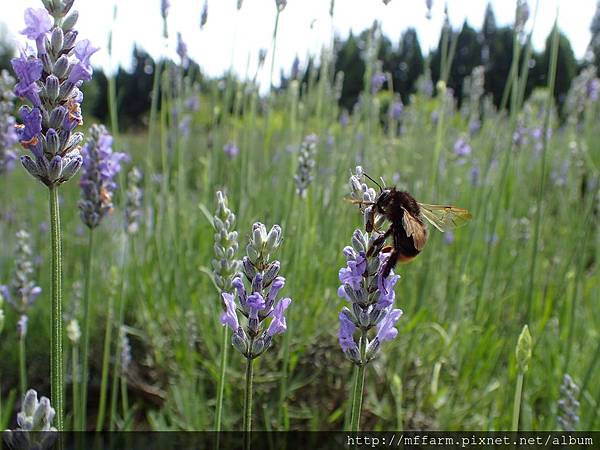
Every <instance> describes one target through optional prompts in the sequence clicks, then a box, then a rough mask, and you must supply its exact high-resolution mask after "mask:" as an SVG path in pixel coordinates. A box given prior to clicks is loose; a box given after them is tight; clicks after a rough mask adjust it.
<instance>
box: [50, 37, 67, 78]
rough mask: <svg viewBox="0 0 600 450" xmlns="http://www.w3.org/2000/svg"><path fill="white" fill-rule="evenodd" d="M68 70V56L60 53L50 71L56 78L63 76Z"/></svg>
mask: <svg viewBox="0 0 600 450" xmlns="http://www.w3.org/2000/svg"><path fill="white" fill-rule="evenodd" d="M64 44H65V43H64V42H63V45H64ZM68 70H69V58H68V57H67V56H66V55H62V56H60V57H59V58H58V59H57V60H56V63H54V69H53V70H52V73H53V74H54V75H55V76H56V77H57V78H64V77H65V75H66V74H67V71H68Z"/></svg>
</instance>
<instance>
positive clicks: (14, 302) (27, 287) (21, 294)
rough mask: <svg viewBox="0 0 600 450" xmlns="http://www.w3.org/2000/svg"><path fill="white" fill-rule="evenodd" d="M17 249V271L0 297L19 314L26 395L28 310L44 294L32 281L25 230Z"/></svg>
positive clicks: (21, 372)
mask: <svg viewBox="0 0 600 450" xmlns="http://www.w3.org/2000/svg"><path fill="white" fill-rule="evenodd" d="M16 241H17V248H16V252H15V271H14V274H13V279H12V281H11V283H10V285H8V286H7V285H1V286H0V296H1V297H3V298H4V299H6V301H7V302H8V304H9V305H10V306H12V307H13V308H14V309H15V311H16V312H17V314H19V316H20V317H19V321H18V322H17V336H18V338H19V382H20V387H21V395H25V390H26V386H27V369H26V356H25V355H26V351H25V337H26V336H27V321H28V316H27V313H28V310H29V308H30V307H31V306H32V305H33V303H34V302H35V300H36V298H37V297H38V296H39V295H40V293H41V292H42V288H40V287H39V286H36V284H35V282H34V281H33V280H32V279H31V277H32V275H33V261H32V258H33V252H32V250H31V247H30V241H31V237H30V236H29V233H28V232H27V231H25V230H20V231H18V232H17V236H16Z"/></svg>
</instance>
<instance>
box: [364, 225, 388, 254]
mask: <svg viewBox="0 0 600 450" xmlns="http://www.w3.org/2000/svg"><path fill="white" fill-rule="evenodd" d="M390 234H392V228H391V227H390V228H389V229H388V230H387V231H386V232H385V233H383V234H382V235H381V236H379V237H378V238H377V239H375V240H374V241H373V243H372V244H371V245H370V246H369V250H368V251H367V257H369V256H372V255H374V254H377V253H379V251H380V250H381V246H382V245H383V243H384V242H385V240H386V239H387V238H388V237H389V236H390Z"/></svg>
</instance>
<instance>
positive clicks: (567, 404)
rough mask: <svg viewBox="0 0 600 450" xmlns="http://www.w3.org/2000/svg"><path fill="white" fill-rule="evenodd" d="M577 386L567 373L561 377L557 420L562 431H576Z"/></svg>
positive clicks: (577, 416)
mask: <svg viewBox="0 0 600 450" xmlns="http://www.w3.org/2000/svg"><path fill="white" fill-rule="evenodd" d="M578 396H579V387H578V386H577V384H575V381H573V378H571V376H570V375H569V374H568V373H567V374H565V376H564V377H563V382H562V385H561V387H560V399H559V400H558V412H559V414H558V417H557V419H556V420H557V421H558V423H559V425H560V427H561V428H562V429H563V430H564V431H576V430H577V425H579V401H578V400H577V397H578Z"/></svg>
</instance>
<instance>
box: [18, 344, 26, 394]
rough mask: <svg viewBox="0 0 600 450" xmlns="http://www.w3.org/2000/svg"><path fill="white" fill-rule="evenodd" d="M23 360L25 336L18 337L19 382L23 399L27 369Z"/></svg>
mask: <svg viewBox="0 0 600 450" xmlns="http://www.w3.org/2000/svg"><path fill="white" fill-rule="evenodd" d="M25 360H26V357H25V336H21V337H19V381H20V384H21V396H22V397H25V392H27V369H26V365H25Z"/></svg>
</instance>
